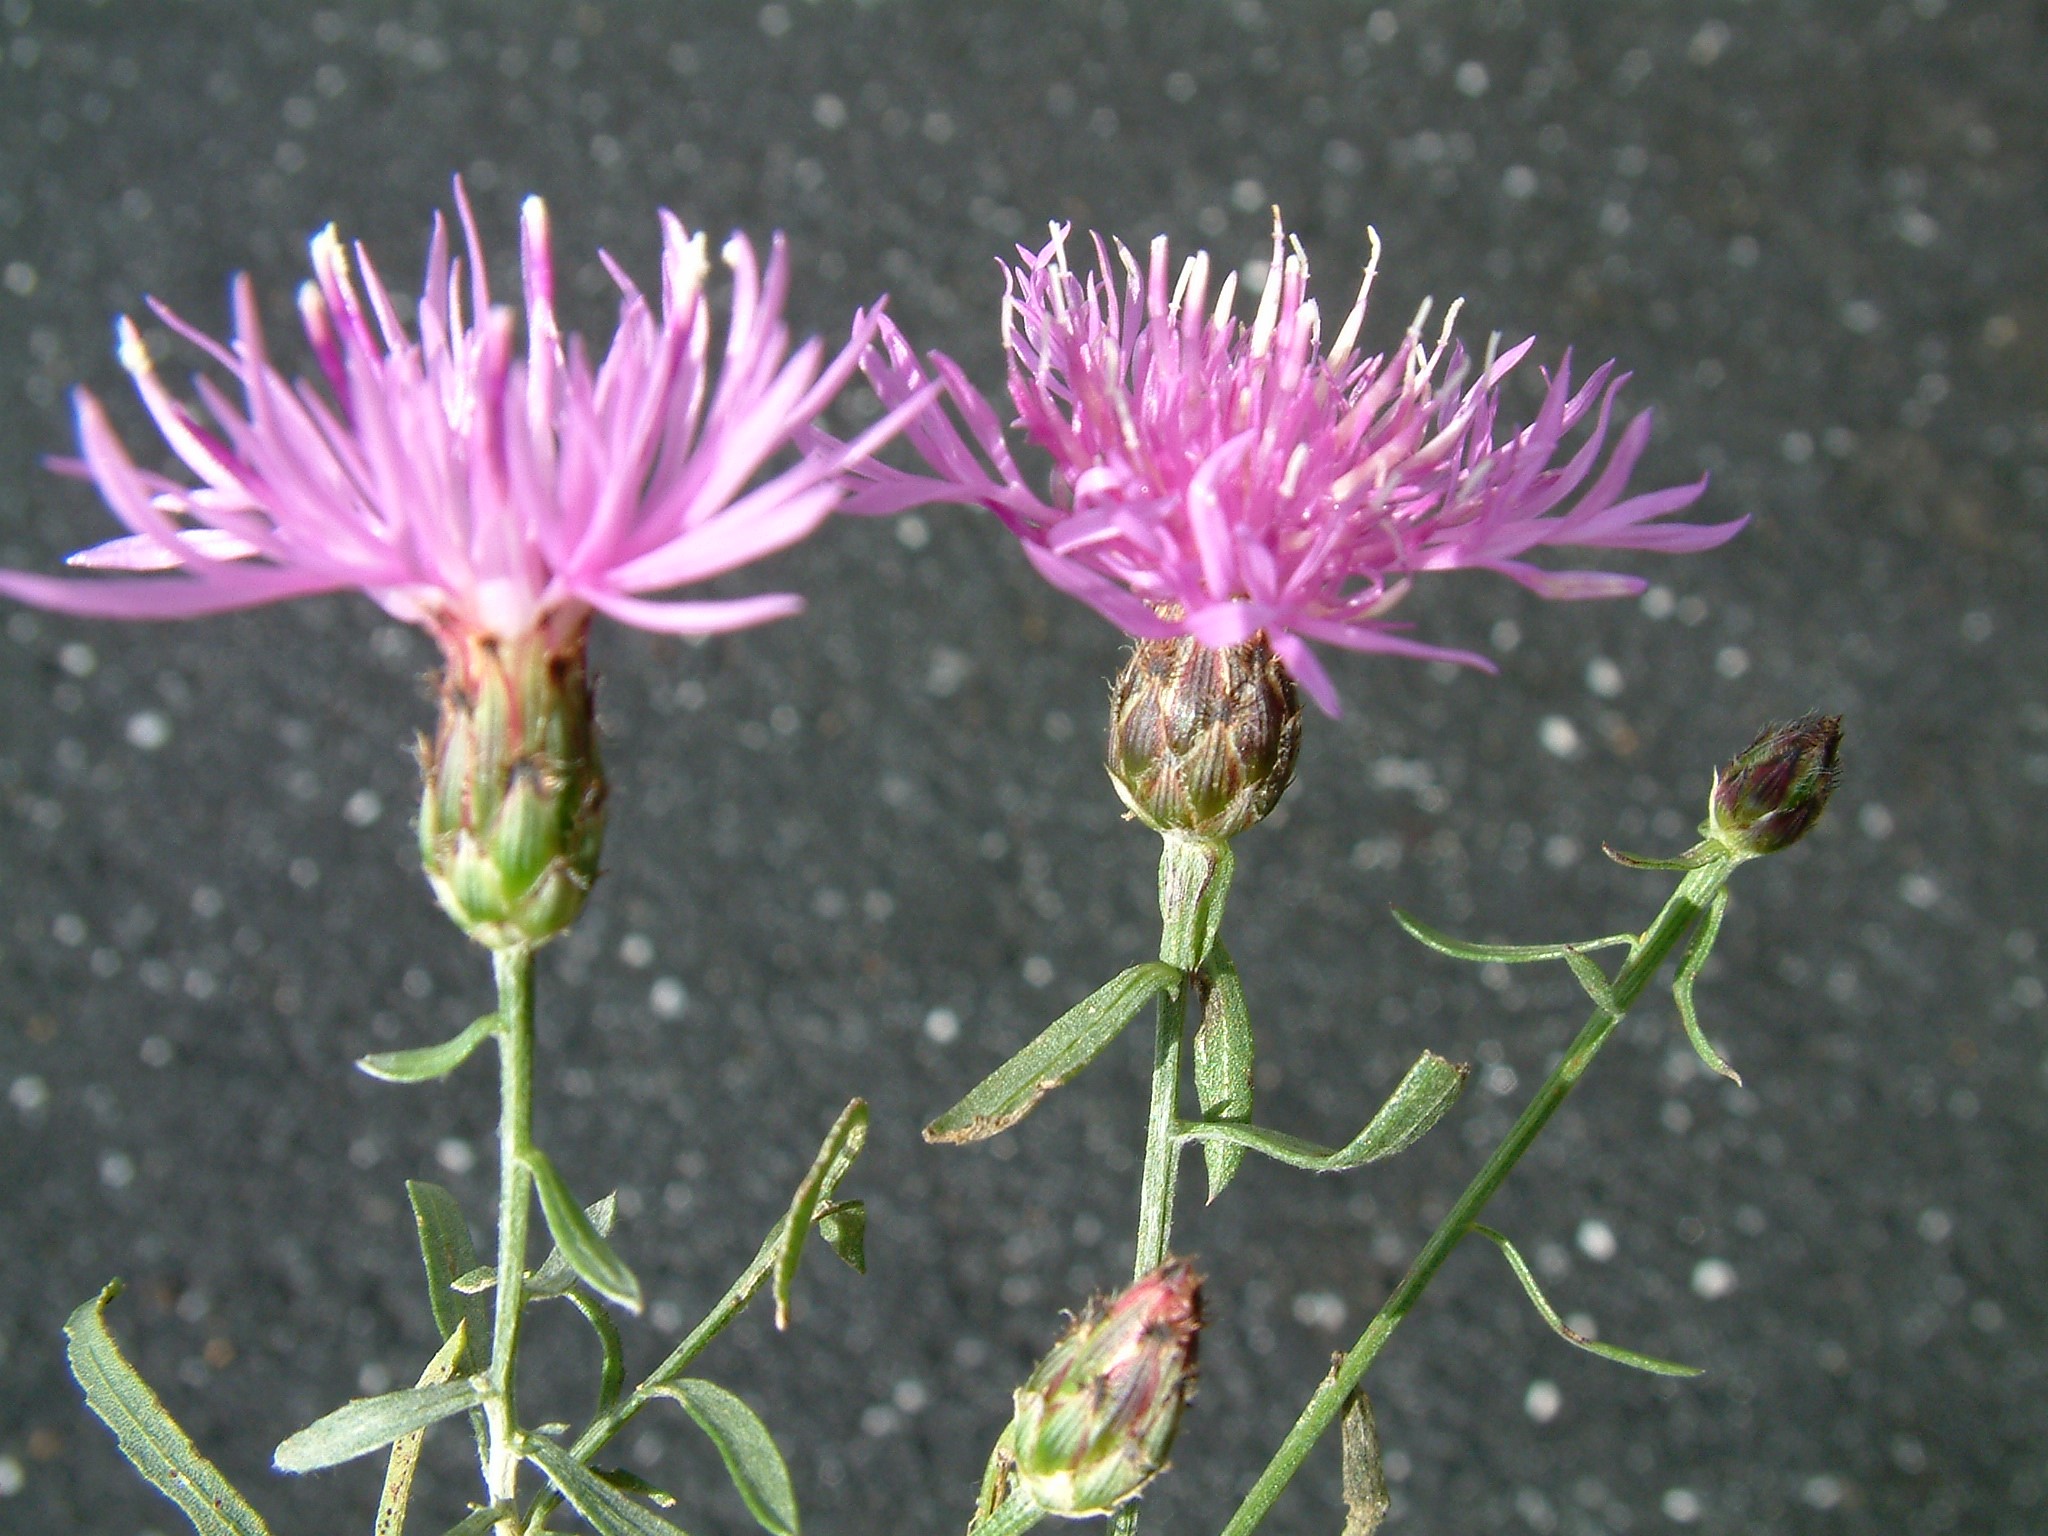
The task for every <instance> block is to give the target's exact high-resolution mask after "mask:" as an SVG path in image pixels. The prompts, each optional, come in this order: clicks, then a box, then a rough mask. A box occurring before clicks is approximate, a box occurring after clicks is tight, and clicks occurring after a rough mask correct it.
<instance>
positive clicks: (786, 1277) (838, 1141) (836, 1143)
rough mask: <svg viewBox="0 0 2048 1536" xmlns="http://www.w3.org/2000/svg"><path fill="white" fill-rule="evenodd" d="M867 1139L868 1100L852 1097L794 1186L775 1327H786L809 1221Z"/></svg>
mask: <svg viewBox="0 0 2048 1536" xmlns="http://www.w3.org/2000/svg"><path fill="white" fill-rule="evenodd" d="M867 1140H868V1106H867V1101H866V1100H865V1099H855V1100H853V1101H852V1102H851V1103H849V1104H848V1105H847V1106H846V1108H845V1109H843V1110H841V1111H840V1112H839V1118H838V1119H837V1120H835V1121H833V1122H832V1129H831V1130H829V1131H827V1132H826V1133H825V1140H824V1143H823V1144H822V1145H821V1146H819V1148H818V1155H817V1157H816V1158H815V1159H813V1160H812V1163H811V1167H810V1171H809V1172H808V1173H806V1174H805V1175H804V1178H803V1182H802V1183H801V1184H799V1185H797V1187H796V1194H795V1195H794V1196H793V1197H792V1198H791V1200H790V1202H789V1214H788V1215H787V1216H786V1217H785V1218H784V1219H783V1226H782V1231H781V1233H780V1234H779V1236H778V1241H777V1249H776V1254H775V1326H776V1328H778V1329H783V1328H787V1327H788V1326H789V1296H790V1292H791V1290H792V1289H794V1287H795V1285H796V1267H797V1263H798V1261H799V1260H801V1259H802V1258H803V1253H804V1239H805V1238H806V1237H808V1236H809V1235H810V1230H811V1223H812V1222H813V1221H814V1220H816V1219H817V1215H818V1211H819V1208H820V1207H821V1206H824V1205H826V1204H828V1203H829V1202H830V1200H831V1198H832V1193H833V1191H834V1190H835V1189H836V1188H837V1187H838V1185H839V1181H840V1180H841V1179H843V1178H845V1177H846V1171H847V1169H849V1168H851V1167H852V1166H853V1160H854V1159H855V1158H857V1157H859V1156H860V1151H861V1148H862V1147H864V1146H866V1145H867ZM863 1237H865V1233H863Z"/></svg>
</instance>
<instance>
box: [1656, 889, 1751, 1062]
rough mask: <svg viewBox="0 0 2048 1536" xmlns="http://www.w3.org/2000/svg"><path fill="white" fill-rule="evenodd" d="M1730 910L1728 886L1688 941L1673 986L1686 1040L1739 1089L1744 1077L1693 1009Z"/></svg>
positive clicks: (1721, 890) (1702, 918) (1674, 998)
mask: <svg viewBox="0 0 2048 1536" xmlns="http://www.w3.org/2000/svg"><path fill="white" fill-rule="evenodd" d="M1727 911H1728V887H1726V886H1725V885H1724V886H1722V887H1721V889H1719V890H1718V891H1716V892H1714V899H1713V900H1712V901H1710V902H1708V903H1707V910H1706V913H1705V915H1704V916H1702V917H1701V918H1700V925H1699V927H1697V928H1696V929H1694V930H1693V935H1692V938H1691V939H1690V940H1688V941H1687V943H1686V946H1685V953H1684V954H1683V955H1682V956H1680V958H1679V961H1678V977H1677V979H1676V980H1674V981H1673V982H1672V983H1671V1000H1672V1001H1673V1002H1675V1003H1677V1004H1678V1017H1679V1020H1680V1022H1681V1023H1683V1024H1684V1025H1685V1038H1686V1039H1688V1040H1690V1041H1691V1042H1692V1048H1693V1050H1694V1051H1696V1052H1698V1053H1699V1058H1700V1060H1701V1061H1703V1062H1705V1063H1706V1064H1707V1070H1708V1071H1710V1072H1718V1073H1720V1074H1721V1076H1723V1077H1725V1078H1727V1079H1728V1081H1729V1082H1731V1083H1734V1084H1736V1085H1738V1086H1740V1085H1741V1082H1742V1074H1741V1073H1739V1072H1737V1071H1736V1070H1735V1069H1734V1068H1733V1067H1731V1066H1729V1065H1728V1063H1727V1062H1725V1061H1723V1060H1722V1059H1721V1053H1720V1052H1719V1051H1717V1050H1715V1049H1714V1047H1713V1046H1712V1045H1710V1044H1709V1043H1708V1042H1707V1036H1706V1032H1705V1031H1704V1030H1702V1029H1701V1028H1700V1016H1699V1013H1698V1011H1697V1010H1696V1009H1695V1008H1694V1007H1693V1001H1692V987H1693V983H1694V982H1695V981H1697V980H1698V979H1699V974H1700V967H1701V966H1703V965H1705V964H1706V963H1707V956H1708V955H1710V954H1712V953H1713V950H1714V940H1715V939H1716V938H1717V937H1718V936H1719V935H1720V932H1721V919H1722V917H1723V916H1725V915H1726V914H1727Z"/></svg>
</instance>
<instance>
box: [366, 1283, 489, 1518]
mask: <svg viewBox="0 0 2048 1536" xmlns="http://www.w3.org/2000/svg"><path fill="white" fill-rule="evenodd" d="M468 1338H469V1325H468V1324H467V1323H464V1324H461V1325H459V1326H457V1328H456V1330H455V1331H454V1332H453V1333H451V1334H449V1335H448V1337H447V1339H446V1341H445V1342H443V1343H442V1345H441V1348H440V1352H439V1353H437V1354H436V1355H435V1356H434V1358H433V1359H432V1360H429V1361H428V1362H427V1368H426V1369H425V1370H424V1371H422V1372H420V1379H419V1381H418V1382H417V1383H416V1384H417V1385H419V1386H422V1387H438V1386H440V1385H441V1384H442V1383H443V1382H446V1381H448V1380H450V1379H452V1378H453V1377H454V1375H455V1367H456V1365H457V1364H459V1363H460V1361H461V1359H462V1355H463V1350H464V1347H465V1345H466V1344H467V1342H468ZM426 1440H427V1432H426V1431H425V1430H424V1429H416V1430H414V1431H413V1432H412V1433H411V1434H409V1435H400V1436H399V1437H398V1438H397V1439H396V1440H394V1441H392V1442H391V1460H390V1461H389V1462H387V1463H386V1464H385V1467H384V1493H383V1496H382V1497H380V1498H379V1499H378V1500H377V1527H376V1530H377V1536H404V1532H405V1512H406V1510H407V1508H408V1507H409V1506H410V1505H411V1503H412V1479H413V1474H414V1473H415V1472H416V1471H418V1470H419V1464H420V1447H421V1446H422V1445H424V1444H426Z"/></svg>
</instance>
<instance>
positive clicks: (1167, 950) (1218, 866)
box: [1159, 832, 1237, 971]
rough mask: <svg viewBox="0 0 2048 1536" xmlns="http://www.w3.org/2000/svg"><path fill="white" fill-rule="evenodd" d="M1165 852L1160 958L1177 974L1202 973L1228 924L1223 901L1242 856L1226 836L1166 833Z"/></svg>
mask: <svg viewBox="0 0 2048 1536" xmlns="http://www.w3.org/2000/svg"><path fill="white" fill-rule="evenodd" d="M1160 838H1161V840H1162V842H1163V844H1164V846H1163V847H1161V849H1160V850H1159V917H1160V929H1159V959H1160V961H1161V962H1162V963H1163V964H1166V965H1170V966H1172V967H1173V968H1174V969H1175V970H1177V971H1195V970H1199V969H1200V968H1201V965H1202V961H1203V960H1204V959H1206V958H1207V957H1208V954H1209V946H1210V945H1212V944H1214V943H1215V942H1216V932H1217V930H1218V929H1219V928H1221V927H1222V926H1223V903H1224V901H1225V900H1226V899H1227V898H1228V897H1229V895H1230V877H1231V875H1232V874H1233V873H1235V872H1236V869H1237V855H1236V854H1234V853H1232V852H1231V851H1230V844H1228V843H1226V842H1224V841H1223V840H1222V839H1221V838H1215V837H1202V836H1200V835H1198V834H1196V833H1192V832H1162V833H1161V834H1160Z"/></svg>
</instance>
